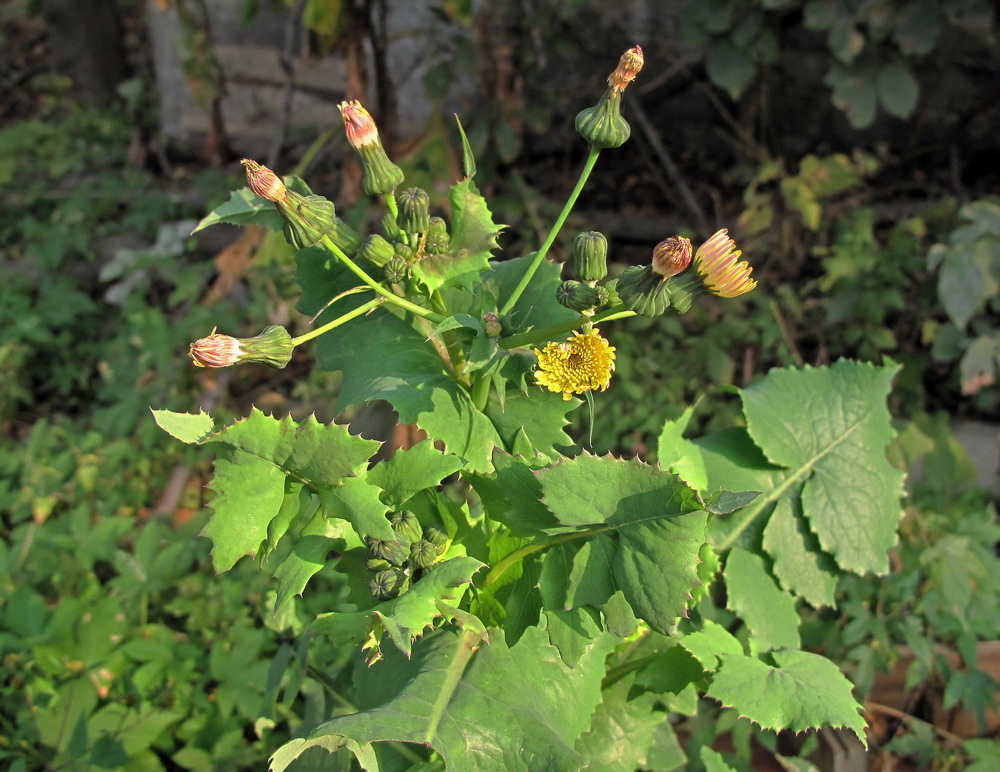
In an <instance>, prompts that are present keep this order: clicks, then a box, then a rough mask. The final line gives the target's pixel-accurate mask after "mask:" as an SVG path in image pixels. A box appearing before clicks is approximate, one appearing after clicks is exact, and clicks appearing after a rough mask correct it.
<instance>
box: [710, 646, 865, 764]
mask: <svg viewBox="0 0 1000 772" xmlns="http://www.w3.org/2000/svg"><path fill="white" fill-rule="evenodd" d="M772 656H773V657H774V661H775V663H776V664H777V667H771V666H770V665H767V664H765V663H763V662H761V661H760V660H758V659H755V658H754V657H748V656H744V655H736V654H725V655H722V657H721V660H722V666H721V667H720V668H719V671H718V672H717V673H716V674H715V677H714V679H713V681H712V685H711V686H710V687H709V689H708V696H709V697H712V698H713V699H716V700H718V701H719V702H721V703H722V704H723V705H725V706H726V707H729V708H735V709H736V710H737V711H739V713H740V715H741V716H744V717H745V718H748V719H750V720H751V721H753V722H754V723H755V724H758V725H759V726H761V727H762V728H764V729H773V730H775V731H777V730H780V729H789V730H791V731H793V732H802V731H804V730H806V729H819V728H820V727H825V726H832V727H845V728H847V729H850V730H851V731H852V732H854V734H855V735H857V737H858V739H859V740H860V741H861V742H862V743H864V744H865V746H866V747H867V740H866V738H865V721H864V719H863V718H862V717H861V715H859V713H858V710H859V709H860V707H861V706H860V705H858V703H857V701H856V700H855V699H854V697H853V696H852V694H851V689H852V686H851V683H850V681H848V680H847V679H846V678H845V677H844V675H843V673H841V672H840V670H839V669H838V668H837V666H836V665H835V664H834V663H833V662H831V661H830V660H828V659H826V658H825V657H821V656H820V655H818V654H812V653H810V652H806V651H788V650H786V651H777V652H774V653H773V655H772Z"/></svg>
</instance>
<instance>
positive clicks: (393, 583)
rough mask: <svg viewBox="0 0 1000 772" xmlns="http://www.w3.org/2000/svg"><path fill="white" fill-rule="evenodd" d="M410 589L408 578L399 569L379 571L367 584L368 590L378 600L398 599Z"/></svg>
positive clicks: (404, 572)
mask: <svg viewBox="0 0 1000 772" xmlns="http://www.w3.org/2000/svg"><path fill="white" fill-rule="evenodd" d="M409 587H410V577H409V576H408V575H407V573H406V571H404V570H402V569H401V568H390V569H388V570H386V571H379V572H378V573H377V574H375V576H373V577H372V578H371V581H369V582H368V588H369V589H370V590H371V593H372V595H374V596H375V597H376V598H378V599H379V600H392V599H393V598H398V597H399V596H400V595H402V594H403V593H404V592H406V591H407V590H408V589H409Z"/></svg>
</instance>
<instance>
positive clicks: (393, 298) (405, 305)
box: [321, 236, 445, 324]
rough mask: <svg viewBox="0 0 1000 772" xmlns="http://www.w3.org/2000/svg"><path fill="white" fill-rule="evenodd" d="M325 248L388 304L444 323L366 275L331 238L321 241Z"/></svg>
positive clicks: (423, 317)
mask: <svg viewBox="0 0 1000 772" xmlns="http://www.w3.org/2000/svg"><path fill="white" fill-rule="evenodd" d="M321 242H322V244H323V246H324V247H326V248H327V249H328V250H329V251H330V252H332V253H333V254H334V255H335V256H336V257H337V259H338V260H340V262H342V263H343V264H344V265H345V266H347V268H348V270H350V271H351V273H353V274H354V275H355V276H357V277H358V278H359V279H361V281H363V282H364V283H365V284H367V285H368V286H369V287H371V288H372V289H373V290H375V292H377V293H378V294H379V295H381V296H382V297H384V298H385V299H386V300H387V301H388V302H390V303H392V304H394V305H397V306H399V307H400V308H402V309H405V310H407V311H409V312H410V313H411V314H414V315H416V316H419V317H421V318H422V319H428V320H430V321H432V322H434V324H440V323H441V322H443V321H444V319H445V317H443V316H441V315H440V314H435V313H434V312H433V311H430V310H428V309H426V308H424V307H423V306H418V305H417V304H416V303H411V302H410V301H409V300H406V299H405V298H401V297H400V296H399V295H397V294H395V293H393V292H390V291H389V290H387V289H386V288H385V287H383V286H382V285H381V284H379V283H378V282H377V281H375V280H374V279H373V278H372V277H371V276H369V275H368V274H367V273H365V272H364V271H363V270H362V269H361V268H360V267H358V264H357V263H355V262H354V261H353V260H351V258H349V257H348V256H347V255H346V254H345V253H344V250H342V249H341V248H340V247H338V246H337V245H336V244H334V243H333V241H332V240H331V239H330V237H329V236H324V237H323V238H322V239H321Z"/></svg>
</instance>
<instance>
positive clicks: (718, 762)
mask: <svg viewBox="0 0 1000 772" xmlns="http://www.w3.org/2000/svg"><path fill="white" fill-rule="evenodd" d="M698 756H699V758H700V759H701V763H702V764H704V766H705V772H736V770H735V769H733V768H732V767H731V766H729V765H728V764H727V763H726V760H725V759H724V758H723V757H722V754H721V753H719V752H718V751H717V750H714V749H713V748H709V747H708V746H707V745H703V746H702V747H701V749H700V750H699V753H698Z"/></svg>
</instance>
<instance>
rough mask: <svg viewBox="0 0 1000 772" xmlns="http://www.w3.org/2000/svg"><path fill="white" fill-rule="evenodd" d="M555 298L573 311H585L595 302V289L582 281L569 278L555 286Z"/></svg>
mask: <svg viewBox="0 0 1000 772" xmlns="http://www.w3.org/2000/svg"><path fill="white" fill-rule="evenodd" d="M556 300H558V301H559V304H560V305H563V306H566V308H569V309H571V310H573V311H586V310H587V309H588V308H593V307H594V306H595V305H596V304H597V290H595V289H594V288H593V287H588V286H587V285H586V284H584V283H583V282H582V281H575V280H574V279H569V280H567V281H564V282H562V283H561V284H560V285H559V286H558V287H557V288H556Z"/></svg>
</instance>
